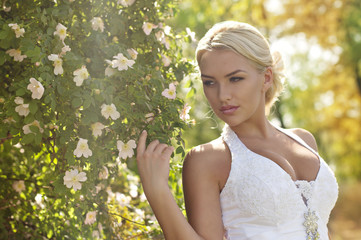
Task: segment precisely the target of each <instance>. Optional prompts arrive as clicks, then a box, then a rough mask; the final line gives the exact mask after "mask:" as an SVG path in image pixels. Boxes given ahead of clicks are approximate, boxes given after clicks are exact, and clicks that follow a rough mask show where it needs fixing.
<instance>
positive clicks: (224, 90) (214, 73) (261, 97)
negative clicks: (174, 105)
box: [199, 50, 272, 127]
mask: <svg viewBox="0 0 361 240" xmlns="http://www.w3.org/2000/svg"><path fill="white" fill-rule="evenodd" d="M199 67H200V71H201V78H202V82H203V90H204V94H205V95H206V97H207V99H208V102H209V103H210V105H211V107H212V109H213V111H214V112H215V114H216V115H217V116H218V117H219V118H220V119H221V120H223V121H224V122H226V123H227V124H228V125H229V126H231V127H232V126H237V125H239V124H241V123H243V122H247V121H252V120H255V119H259V117H262V116H263V117H265V92H266V91H267V89H268V88H269V87H270V86H271V84H272V71H271V70H270V68H267V69H266V71H264V72H262V73H260V72H259V71H258V70H257V69H256V68H255V67H254V66H253V65H252V64H251V63H250V62H249V60H248V59H246V58H245V57H243V56H241V55H239V54H236V53H234V52H233V51H230V50H214V51H206V52H205V53H203V55H202V58H201V60H200V63H199Z"/></svg>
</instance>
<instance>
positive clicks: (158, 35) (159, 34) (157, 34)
mask: <svg viewBox="0 0 361 240" xmlns="http://www.w3.org/2000/svg"><path fill="white" fill-rule="evenodd" d="M155 37H156V38H157V40H158V41H159V42H162V40H163V38H164V37H165V35H164V32H163V31H158V32H156V33H155Z"/></svg>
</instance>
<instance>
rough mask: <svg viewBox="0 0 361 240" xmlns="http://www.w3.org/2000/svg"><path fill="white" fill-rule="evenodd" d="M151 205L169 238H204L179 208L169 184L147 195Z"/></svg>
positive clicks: (170, 239)
mask: <svg viewBox="0 0 361 240" xmlns="http://www.w3.org/2000/svg"><path fill="white" fill-rule="evenodd" d="M147 198H148V201H149V203H150V206H151V207H152V209H153V212H154V214H155V216H156V218H157V220H158V222H159V224H160V226H161V228H162V230H163V233H164V236H165V238H166V239H167V240H177V239H180V240H183V239H187V240H202V239H203V238H202V237H200V236H199V235H198V234H197V232H196V231H195V230H194V229H193V228H192V226H191V225H190V224H189V223H188V221H187V219H186V218H185V217H184V215H183V213H182V212H181V210H180V209H179V207H178V205H177V203H176V201H175V199H174V197H173V195H172V193H171V191H170V190H169V188H168V186H163V187H158V188H157V189H156V191H151V193H150V194H148V195H147Z"/></svg>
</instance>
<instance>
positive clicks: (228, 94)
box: [218, 84, 232, 102]
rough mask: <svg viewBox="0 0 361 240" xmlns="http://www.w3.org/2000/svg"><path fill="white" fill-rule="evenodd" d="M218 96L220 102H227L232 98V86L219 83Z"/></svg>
mask: <svg viewBox="0 0 361 240" xmlns="http://www.w3.org/2000/svg"><path fill="white" fill-rule="evenodd" d="M218 97H219V100H220V101H221V102H228V101H229V100H230V99H231V98H232V88H231V86H229V85H227V84H220V86H219V89H218Z"/></svg>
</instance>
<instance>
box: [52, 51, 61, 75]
mask: <svg viewBox="0 0 361 240" xmlns="http://www.w3.org/2000/svg"><path fill="white" fill-rule="evenodd" d="M48 59H49V60H50V61H53V62H54V64H53V66H54V74H55V75H58V74H63V72H64V70H63V59H61V58H60V57H59V56H58V55H57V54H51V55H49V56H48Z"/></svg>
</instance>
